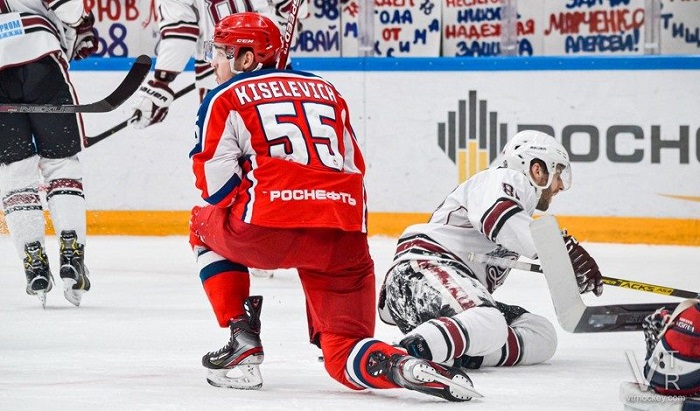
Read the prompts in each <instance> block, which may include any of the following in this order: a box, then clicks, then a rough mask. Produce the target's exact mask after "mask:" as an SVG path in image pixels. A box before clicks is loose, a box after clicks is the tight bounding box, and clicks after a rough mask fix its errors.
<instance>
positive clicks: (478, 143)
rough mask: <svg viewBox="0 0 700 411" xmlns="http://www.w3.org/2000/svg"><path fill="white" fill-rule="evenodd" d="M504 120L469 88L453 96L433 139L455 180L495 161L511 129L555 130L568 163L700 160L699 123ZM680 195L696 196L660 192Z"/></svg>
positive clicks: (694, 162) (657, 163)
mask: <svg viewBox="0 0 700 411" xmlns="http://www.w3.org/2000/svg"><path fill="white" fill-rule="evenodd" d="M508 128H509V127H508V123H502V122H499V119H498V112H496V111H489V109H488V102H487V101H486V100H481V99H479V98H478V96H477V92H476V90H470V91H469V94H468V98H467V99H465V100H458V101H457V109H456V110H455V111H448V112H447V121H446V122H439V123H438V124H437V143H438V146H440V148H441V149H442V151H444V152H445V154H446V155H447V157H449V159H450V160H451V161H452V162H453V163H455V164H456V165H457V169H458V178H459V182H460V183H461V182H462V181H465V180H467V179H468V178H469V177H471V176H473V175H474V174H476V173H478V172H479V171H482V170H484V169H486V168H488V166H489V165H490V164H491V162H493V161H494V160H495V159H496V157H498V154H499V153H500V152H501V151H502V150H503V147H504V146H505V144H506V142H507V141H508V138H509V137H510V136H511V135H512V134H515V132H518V131H523V130H537V131H541V132H543V133H547V134H549V135H551V136H554V137H555V138H556V139H557V140H559V141H560V142H561V144H562V145H563V146H564V148H565V149H566V151H567V152H568V153H569V160H570V161H571V162H572V163H593V162H599V161H600V162H609V163H616V164H635V163H641V164H648V165H649V166H651V167H659V169H661V167H663V166H664V165H670V164H676V165H686V164H688V165H691V166H697V165H698V164H700V127H698V125H697V124H696V125H694V126H693V125H690V124H680V125H672V126H669V125H664V126H663V128H662V126H661V125H660V124H651V125H645V126H641V125H637V124H633V123H623V124H613V125H610V126H608V127H601V126H598V125H593V124H567V125H564V126H563V127H562V128H561V131H560V132H556V131H555V129H554V126H552V125H550V124H537V123H529V124H516V125H515V131H512V132H510V133H509V130H508ZM660 195H666V196H668V197H673V198H677V199H682V200H689V201H700V197H698V196H687V195H685V194H681V195H672V194H660Z"/></svg>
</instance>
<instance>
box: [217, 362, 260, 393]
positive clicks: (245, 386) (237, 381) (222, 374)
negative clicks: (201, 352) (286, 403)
mask: <svg viewBox="0 0 700 411" xmlns="http://www.w3.org/2000/svg"><path fill="white" fill-rule="evenodd" d="M208 371H209V374H208V375H207V382H208V383H209V385H213V386H214V387H221V388H235V389H237V390H259V389H260V388H261V387H262V382H263V381H262V375H261V374H260V367H258V366H257V365H239V366H237V367H234V368H231V369H220V370H208ZM229 372H238V373H239V374H240V376H235V377H234V376H228V375H227V374H228V373H229Z"/></svg>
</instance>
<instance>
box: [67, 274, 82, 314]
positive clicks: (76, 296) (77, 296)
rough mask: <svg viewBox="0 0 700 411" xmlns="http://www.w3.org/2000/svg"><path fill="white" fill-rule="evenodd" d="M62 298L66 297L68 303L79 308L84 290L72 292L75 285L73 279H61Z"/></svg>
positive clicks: (75, 282)
mask: <svg viewBox="0 0 700 411" xmlns="http://www.w3.org/2000/svg"><path fill="white" fill-rule="evenodd" d="M62 280H63V296H64V297H66V300H68V302H69V303H71V304H73V305H74V306H76V307H80V302H81V301H82V300H83V294H85V290H74V289H73V286H74V285H75V284H77V281H75V280H74V279H73V278H63V279H62Z"/></svg>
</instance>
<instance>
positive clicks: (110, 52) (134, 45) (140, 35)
mask: <svg viewBox="0 0 700 411" xmlns="http://www.w3.org/2000/svg"><path fill="white" fill-rule="evenodd" d="M83 2H84V4H85V8H86V9H89V10H92V12H93V13H94V14H95V29H97V35H98V37H99V47H98V49H97V53H96V55H97V56H100V57H135V56H138V55H139V54H147V55H150V56H153V55H155V48H156V44H157V43H158V39H159V37H160V35H159V33H158V22H157V20H156V0H83Z"/></svg>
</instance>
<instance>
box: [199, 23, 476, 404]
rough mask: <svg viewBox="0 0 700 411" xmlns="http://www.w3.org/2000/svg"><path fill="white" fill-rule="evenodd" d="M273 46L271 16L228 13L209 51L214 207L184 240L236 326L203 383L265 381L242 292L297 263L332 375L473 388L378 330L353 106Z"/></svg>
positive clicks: (209, 357)
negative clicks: (290, 65) (260, 275)
mask: <svg viewBox="0 0 700 411" xmlns="http://www.w3.org/2000/svg"><path fill="white" fill-rule="evenodd" d="M281 47H282V40H281V36H280V32H279V29H278V28H277V26H276V25H275V23H273V22H272V21H271V20H270V19H268V18H266V17H264V16H262V15H259V14H255V13H237V14H234V15H231V16H228V17H226V18H224V19H223V20H222V21H221V22H220V23H219V24H217V26H216V29H215V31H214V39H213V42H211V43H208V46H207V48H208V50H209V54H210V59H211V64H212V67H213V68H214V70H215V75H216V79H217V82H218V83H219V84H220V86H219V87H217V88H215V89H214V90H212V91H211V92H210V93H209V94H208V95H207V96H206V97H205V99H204V101H203V103H202V106H201V107H200V110H199V113H198V117H197V130H198V134H197V140H196V145H195V147H194V149H193V150H192V152H191V153H190V156H191V159H192V164H193V171H194V174H195V177H196V182H195V184H196V186H197V188H198V189H199V190H200V191H201V195H202V198H203V199H204V200H205V201H207V202H208V203H209V204H210V205H208V206H206V207H195V208H194V209H193V210H192V217H191V221H190V241H191V244H192V247H193V250H194V251H195V254H196V256H197V263H198V265H199V267H200V278H201V280H202V284H203V286H204V290H205V292H206V294H207V297H208V298H209V301H210V303H211V305H212V308H213V309H214V313H215V315H216V318H217V320H218V323H219V325H220V326H221V327H228V328H229V329H230V332H231V337H230V340H229V342H228V344H226V345H225V346H224V347H223V348H221V349H220V350H218V351H215V352H211V353H208V354H206V355H205V356H204V357H203V358H202V364H203V365H204V367H206V368H207V369H208V370H209V376H208V378H207V380H208V382H209V383H210V384H212V385H215V386H219V387H229V388H239V389H259V388H260V387H261V386H262V376H261V374H260V369H259V366H260V364H261V363H262V361H263V358H264V354H263V346H262V341H261V336H260V329H261V321H260V312H261V307H262V297H260V296H249V291H250V278H249V275H248V267H258V268H262V269H276V268H296V269H297V271H298V272H299V278H300V280H301V283H302V286H303V288H304V294H305V296H306V306H307V312H308V313H307V319H308V325H309V334H310V339H311V341H312V342H313V343H314V344H317V345H318V346H320V348H321V350H322V352H323V356H324V358H325V361H324V364H325V368H326V371H327V372H328V374H329V375H330V376H331V377H333V378H334V379H336V380H337V381H339V382H340V383H341V384H343V385H345V386H347V387H349V388H351V389H355V390H361V389H365V388H375V389H384V388H400V387H403V388H407V389H410V390H415V391H419V392H421V393H425V394H429V395H434V396H438V397H441V398H445V399H447V400H450V401H466V400H469V399H471V397H474V396H479V394H478V393H477V392H476V391H474V390H473V388H472V383H471V380H470V379H469V377H468V376H467V375H466V374H465V373H464V371H462V370H460V369H458V368H453V367H448V366H442V365H439V364H436V363H434V362H432V361H428V360H425V359H420V358H416V357H413V356H410V355H407V354H406V351H405V350H404V349H401V348H397V347H393V346H391V345H389V344H386V343H384V342H382V341H379V340H376V339H374V338H373V334H374V326H375V308H374V307H375V305H374V302H375V276H374V263H373V261H372V259H371V257H370V254H369V246H368V244H367V230H366V213H367V211H366V210H367V208H366V193H365V189H364V182H363V178H364V171H365V165H364V160H363V158H362V154H361V152H360V149H359V145H358V144H357V141H356V138H355V135H354V132H353V128H352V127H351V125H350V120H349V119H350V114H349V111H348V107H347V104H346V102H345V100H344V99H343V97H342V96H341V95H340V93H339V92H338V91H337V90H336V89H335V87H334V86H333V85H332V84H330V83H329V82H327V81H326V80H324V79H322V78H320V77H318V76H315V75H313V74H311V73H305V72H299V71H291V70H277V69H275V68H274V67H275V65H276V63H277V60H278V57H279V55H280V50H281Z"/></svg>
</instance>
